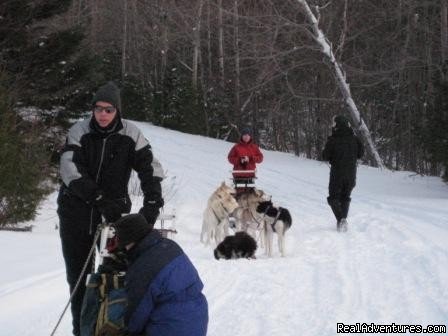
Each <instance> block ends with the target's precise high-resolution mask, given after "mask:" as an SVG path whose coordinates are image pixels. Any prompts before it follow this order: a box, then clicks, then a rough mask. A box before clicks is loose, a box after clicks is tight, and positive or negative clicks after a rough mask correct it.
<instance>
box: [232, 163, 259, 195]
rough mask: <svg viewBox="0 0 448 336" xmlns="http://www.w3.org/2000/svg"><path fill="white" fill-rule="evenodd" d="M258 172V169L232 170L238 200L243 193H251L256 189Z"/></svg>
mask: <svg viewBox="0 0 448 336" xmlns="http://www.w3.org/2000/svg"><path fill="white" fill-rule="evenodd" d="M256 172H257V171H256V170H232V176H233V177H232V182H233V188H234V189H235V193H236V194H235V196H236V199H237V200H238V198H239V197H240V196H241V195H243V194H248V193H251V192H252V191H253V190H254V189H255V180H256V179H257V176H256Z"/></svg>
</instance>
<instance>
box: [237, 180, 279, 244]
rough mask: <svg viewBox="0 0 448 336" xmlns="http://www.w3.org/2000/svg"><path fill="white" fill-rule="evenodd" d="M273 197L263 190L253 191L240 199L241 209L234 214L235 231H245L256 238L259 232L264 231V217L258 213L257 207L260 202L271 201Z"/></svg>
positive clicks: (242, 195)
mask: <svg viewBox="0 0 448 336" xmlns="http://www.w3.org/2000/svg"><path fill="white" fill-rule="evenodd" d="M270 199H271V196H270V195H268V194H266V193H265V192H264V191H263V190H260V189H255V188H254V189H253V190H251V191H249V192H247V193H244V194H241V195H240V196H239V197H238V204H239V207H238V208H237V209H236V210H235V211H234V212H233V213H232V216H233V217H234V225H231V226H232V227H233V228H234V229H235V231H245V232H248V233H249V234H251V235H252V236H254V237H255V236H256V235H255V234H256V232H257V231H262V230H263V229H264V226H265V225H264V220H263V216H261V215H260V214H259V213H257V206H258V204H259V203H260V202H263V201H269V200H270Z"/></svg>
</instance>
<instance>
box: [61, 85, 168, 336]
mask: <svg viewBox="0 0 448 336" xmlns="http://www.w3.org/2000/svg"><path fill="white" fill-rule="evenodd" d="M121 113H122V111H121V97H120V90H119V89H118V87H117V86H116V85H115V84H114V83H113V82H109V83H107V84H105V85H104V86H102V87H100V88H99V89H98V91H97V92H96V94H95V96H94V97H93V100H92V116H90V117H89V118H87V119H85V120H82V121H79V122H77V123H76V124H74V125H73V126H72V127H71V128H70V130H69V132H68V135H67V140H66V143H65V146H64V149H63V153H62V156H61V162H60V176H61V179H62V184H61V188H60V192H59V196H58V201H57V202H58V210H57V212H58V215H59V221H60V236H61V242H62V252H63V255H64V260H65V266H66V272H67V281H68V283H69V287H70V292H72V291H73V289H74V288H75V284H76V282H77V279H78V277H79V276H80V274H81V270H82V267H83V265H84V263H85V261H86V259H87V256H88V253H89V250H90V248H91V246H92V244H93V238H94V234H95V231H96V229H97V226H98V224H99V223H101V221H102V217H104V218H105V220H106V221H107V222H109V223H110V222H114V221H116V220H117V219H118V218H120V217H121V214H122V213H129V211H130V210H131V202H130V198H129V195H128V182H129V179H130V175H131V170H132V169H134V170H135V171H137V173H138V177H139V179H140V182H141V188H142V190H143V193H144V206H143V207H142V209H141V210H140V211H141V212H142V214H143V215H144V216H145V217H146V219H147V220H148V221H149V222H154V221H155V220H156V219H157V216H158V214H159V208H160V207H162V206H163V198H162V191H161V181H162V178H163V171H162V167H161V165H160V163H159V162H158V161H157V160H156V159H155V158H154V157H153V154H152V150H151V146H150V145H149V143H148V141H147V140H146V139H145V137H144V136H143V134H142V133H141V132H140V130H139V129H138V128H137V127H136V126H135V125H134V124H132V123H131V122H129V121H127V120H125V119H122V115H121ZM89 266H90V267H91V265H89ZM88 269H90V268H88ZM80 284H81V285H80V286H79V289H78V290H77V291H76V293H75V295H74V296H73V299H72V302H71V310H72V317H73V333H74V335H75V336H78V335H79V333H80V331H79V323H80V321H79V319H80V313H81V306H82V299H83V296H84V292H85V285H84V284H85V275H84V277H83V279H81V282H80Z"/></svg>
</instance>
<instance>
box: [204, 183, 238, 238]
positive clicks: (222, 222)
mask: <svg viewBox="0 0 448 336" xmlns="http://www.w3.org/2000/svg"><path fill="white" fill-rule="evenodd" d="M234 193H235V190H234V189H233V188H232V187H229V186H228V185H226V184H225V182H222V184H221V185H220V186H219V188H218V189H216V190H215V192H214V193H213V194H212V195H211V196H210V198H209V199H208V202H207V208H206V209H205V211H204V217H203V220H202V231H201V242H202V243H205V244H206V245H208V244H209V243H210V240H212V239H214V240H215V243H216V245H218V244H219V243H220V242H222V241H223V240H224V238H225V237H226V236H228V235H229V215H230V214H231V213H232V212H233V211H234V210H235V209H236V208H238V203H237V201H236V200H235V198H234V197H233V196H232V194H234Z"/></svg>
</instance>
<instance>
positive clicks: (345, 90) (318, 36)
mask: <svg viewBox="0 0 448 336" xmlns="http://www.w3.org/2000/svg"><path fill="white" fill-rule="evenodd" d="M297 2H298V3H299V4H300V5H301V7H302V9H303V12H304V14H305V16H306V18H307V20H308V21H309V23H310V25H311V28H312V33H313V36H314V39H315V41H316V42H317V43H318V44H319V45H320V47H321V51H322V53H323V55H324V56H325V58H326V59H327V60H328V61H329V62H330V65H331V66H330V69H331V71H332V72H333V74H334V76H335V77H336V82H337V84H338V87H339V89H340V91H341V94H342V96H343V97H344V101H345V103H346V105H347V107H348V110H349V111H350V116H351V119H352V122H353V125H354V127H355V128H356V129H357V130H358V132H359V133H360V135H361V137H362V138H363V139H364V141H365V142H366V143H367V150H368V152H369V153H370V155H371V157H372V158H373V160H374V163H375V165H376V166H378V167H379V168H384V164H383V161H382V160H381V157H380V155H379V154H378V151H377V149H376V147H375V144H374V143H373V140H372V137H371V135H370V132H369V129H368V127H367V125H366V124H365V122H364V120H363V119H362V118H361V114H360V112H359V110H358V108H357V106H356V104H355V102H354V100H353V98H352V94H351V90H350V86H349V84H348V83H347V82H346V78H345V74H344V73H343V71H342V67H341V65H340V64H339V63H338V61H337V60H336V58H335V56H334V53H333V50H332V47H331V45H330V43H328V41H327V39H326V37H325V35H324V33H323V32H322V31H321V30H320V28H319V22H318V21H317V19H316V16H315V15H314V14H313V12H312V11H311V9H310V7H309V6H308V3H307V1H306V0H297Z"/></svg>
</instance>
